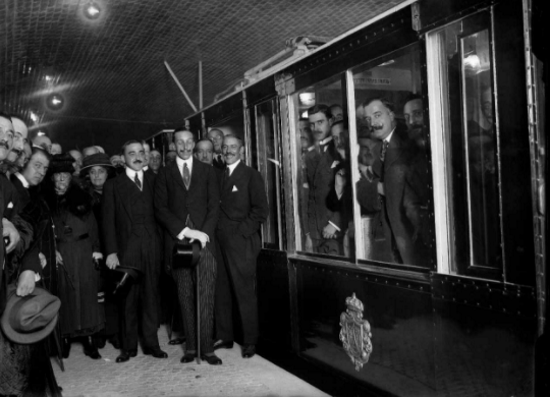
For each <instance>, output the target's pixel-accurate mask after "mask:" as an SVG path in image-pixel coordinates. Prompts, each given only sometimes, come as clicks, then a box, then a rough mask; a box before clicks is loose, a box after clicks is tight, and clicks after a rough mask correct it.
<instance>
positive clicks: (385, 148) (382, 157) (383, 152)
mask: <svg viewBox="0 0 550 397" xmlns="http://www.w3.org/2000/svg"><path fill="white" fill-rule="evenodd" d="M389 144H390V143H389V142H388V141H383V142H382V149H381V150H380V161H381V162H384V160H385V159H386V152H387V151H388V145H389Z"/></svg>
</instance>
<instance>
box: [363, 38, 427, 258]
mask: <svg viewBox="0 0 550 397" xmlns="http://www.w3.org/2000/svg"><path fill="white" fill-rule="evenodd" d="M353 84H354V92H355V101H356V103H355V108H356V125H357V144H358V145H359V155H358V167H359V176H360V179H359V180H358V181H355V195H356V197H355V200H356V201H357V203H358V205H359V208H360V214H361V219H360V222H359V225H358V226H359V227H360V228H361V229H360V230H358V233H357V235H358V236H361V239H362V241H360V242H358V243H357V244H361V245H362V249H360V250H358V252H359V253H360V254H362V256H363V257H362V258H360V259H366V260H370V261H378V262H385V263H387V264H390V265H396V266H400V267H401V266H404V265H407V266H413V267H421V268H432V267H433V261H434V258H435V256H434V247H435V244H433V229H434V224H433V217H432V216H430V211H431V210H430V208H431V205H430V202H431V201H432V200H433V195H432V189H431V173H430V169H429V167H430V165H429V161H428V149H427V132H426V124H427V122H428V115H427V114H424V109H425V106H424V104H423V97H422V85H421V77H420V52H419V48H418V46H417V45H414V46H412V47H408V48H406V49H403V50H401V51H399V52H397V53H393V54H390V55H389V56H387V57H384V58H383V59H379V60H377V61H375V62H371V63H369V64H367V65H362V66H361V67H359V68H357V69H355V70H354V71H353Z"/></svg>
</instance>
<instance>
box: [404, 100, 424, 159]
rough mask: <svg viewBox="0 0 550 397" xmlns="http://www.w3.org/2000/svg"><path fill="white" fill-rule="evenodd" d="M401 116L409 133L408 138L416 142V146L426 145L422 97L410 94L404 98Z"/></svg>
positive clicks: (422, 147) (422, 146)
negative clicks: (403, 117)
mask: <svg viewBox="0 0 550 397" xmlns="http://www.w3.org/2000/svg"><path fill="white" fill-rule="evenodd" d="M403 116H405V124H406V125H407V130H408V133H409V139H411V140H412V141H413V142H415V143H416V145H417V146H418V148H420V149H424V148H425V147H426V131H425V126H424V109H423V105H422V98H421V97H420V95H418V94H411V95H410V96H409V97H408V98H407V99H406V100H405V106H404V107H403Z"/></svg>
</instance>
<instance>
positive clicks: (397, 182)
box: [372, 124, 426, 265]
mask: <svg viewBox="0 0 550 397" xmlns="http://www.w3.org/2000/svg"><path fill="white" fill-rule="evenodd" d="M381 147H382V142H381V141H380V142H378V143H377V144H376V145H375V146H374V149H373V151H374V153H376V154H377V155H375V156H374V163H373V166H372V167H373V171H374V173H375V175H376V176H377V177H381V176H382V174H383V176H384V193H385V210H386V212H387V216H388V219H389V226H390V228H391V232H392V234H393V237H394V239H395V242H396V245H397V247H396V248H397V249H398V251H399V254H400V256H401V259H402V260H403V262H404V263H406V264H412V265H419V264H420V263H419V262H420V261H421V258H420V252H419V249H418V248H419V247H418V246H417V243H416V241H415V240H416V238H417V235H418V233H419V228H420V227H421V225H419V224H418V222H419V219H420V218H421V216H420V214H419V212H420V211H421V208H422V207H423V206H425V205H426V203H423V202H422V198H421V197H420V195H419V194H418V189H417V188H418V186H415V185H417V182H415V181H416V179H415V178H414V175H415V174H416V172H417V171H418V170H417V169H416V168H417V166H418V162H417V161H416V159H417V158H418V157H417V156H418V149H417V147H416V145H415V144H414V143H413V142H412V141H411V140H409V139H408V136H407V131H406V129H405V128H404V127H402V126H401V125H399V124H398V125H397V127H396V128H395V131H394V133H393V135H392V138H391V141H390V143H389V145H388V149H387V152H386V156H385V161H384V163H383V164H382V162H381V160H380V157H379V155H378V153H380V151H381Z"/></svg>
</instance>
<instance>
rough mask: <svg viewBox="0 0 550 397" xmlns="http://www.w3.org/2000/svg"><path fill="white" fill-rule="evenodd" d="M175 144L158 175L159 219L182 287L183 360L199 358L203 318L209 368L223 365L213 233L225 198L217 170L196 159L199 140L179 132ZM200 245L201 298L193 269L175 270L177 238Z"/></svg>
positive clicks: (167, 253)
mask: <svg viewBox="0 0 550 397" xmlns="http://www.w3.org/2000/svg"><path fill="white" fill-rule="evenodd" d="M174 141H175V144H176V152H177V155H178V157H177V158H176V161H175V162H173V163H170V164H168V165H166V167H164V168H163V169H162V170H161V171H160V172H159V174H158V176H157V180H156V184H155V208H156V215H157V220H158V221H159V223H160V224H161V225H162V226H163V228H164V252H165V260H166V262H167V266H168V267H169V268H170V269H171V271H172V276H173V277H174V279H175V281H176V285H177V287H178V297H179V302H180V306H181V308H182V315H183V322H184V324H185V337H186V340H187V342H186V347H185V354H184V356H183V357H182V358H181V360H180V361H181V362H182V363H189V362H192V361H194V360H195V358H196V357H197V341H196V337H197V330H196V328H195V324H196V316H200V343H201V345H200V350H201V355H202V359H203V360H205V361H206V362H208V364H210V365H220V364H221V363H222V360H220V359H219V358H218V357H217V356H216V355H215V354H214V347H213V340H212V337H213V335H212V334H213V331H214V291H215V285H216V273H217V264H216V259H215V257H214V255H215V245H214V238H215V236H214V231H215V228H216V223H217V222H218V215H219V206H220V194H219V189H218V180H217V178H216V174H215V171H214V167H211V166H210V165H208V164H205V163H203V162H201V161H198V160H197V159H196V158H195V157H194V156H193V149H194V148H195V137H194V136H193V133H192V132H190V131H187V130H185V129H183V128H181V129H176V131H175V132H174ZM183 239H189V241H190V242H193V241H199V242H200V243H201V246H202V250H201V253H200V258H199V263H198V264H197V266H198V271H199V276H200V277H199V280H200V284H199V294H200V296H199V297H196V296H195V283H196V280H194V277H193V273H194V271H195V269H193V268H190V267H182V268H177V267H176V266H174V262H173V258H172V252H173V250H174V246H175V245H176V243H177V241H178V240H183ZM196 299H200V303H201V312H200V313H195V300H196Z"/></svg>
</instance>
